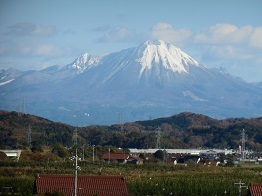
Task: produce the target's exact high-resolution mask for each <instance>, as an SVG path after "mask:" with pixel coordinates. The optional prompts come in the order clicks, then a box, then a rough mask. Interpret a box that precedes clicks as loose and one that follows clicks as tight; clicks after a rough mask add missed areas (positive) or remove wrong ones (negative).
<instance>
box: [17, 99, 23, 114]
mask: <svg viewBox="0 0 262 196" xmlns="http://www.w3.org/2000/svg"><path fill="white" fill-rule="evenodd" d="M17 112H18V116H21V115H22V114H25V97H23V100H22V102H21V101H19V102H18V106H17Z"/></svg>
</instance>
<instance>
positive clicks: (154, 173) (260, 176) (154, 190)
mask: <svg viewBox="0 0 262 196" xmlns="http://www.w3.org/2000/svg"><path fill="white" fill-rule="evenodd" d="M79 165H80V167H81V171H79V175H123V176H124V177H125V178H126V180H127V186H128V191H129V194H130V195H189V196H190V195H237V194H238V187H237V186H235V185H234V183H236V182H239V181H242V182H244V183H245V184H246V185H248V184H249V183H252V182H256V183H262V165H256V166H255V165H254V166H234V167H216V166H211V167H208V166H206V165H188V166H187V167H185V166H174V165H166V164H157V163H156V164H144V165H141V166H138V165H122V164H114V163H111V164H108V163H102V162H80V163H79ZM37 173H40V174H73V164H72V162H52V163H45V162H18V163H14V162H7V163H3V162H0V176H1V177H0V188H1V189H0V195H8V194H9V195H10V194H11V195H33V185H34V176H35V174H37ZM10 187H12V188H10ZM245 192H246V189H245V188H242V194H243V195H245Z"/></svg>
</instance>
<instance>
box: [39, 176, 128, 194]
mask: <svg viewBox="0 0 262 196" xmlns="http://www.w3.org/2000/svg"><path fill="white" fill-rule="evenodd" d="M35 188H36V193H37V194H40V193H51V192H53V191H58V192H61V193H63V194H64V195H66V196H67V195H68V196H72V195H73V192H74V176H73V175H44V174H40V175H39V174H38V175H37V176H36V179H35ZM77 195H98V196H101V195H108V196H109V195H112V196H113V195H128V192H127V186H126V180H125V178H124V177H123V176H78V177H77Z"/></svg>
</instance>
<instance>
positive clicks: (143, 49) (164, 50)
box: [84, 40, 206, 88]
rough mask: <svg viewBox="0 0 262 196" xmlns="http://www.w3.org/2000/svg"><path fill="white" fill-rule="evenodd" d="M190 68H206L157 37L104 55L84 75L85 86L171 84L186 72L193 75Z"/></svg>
mask: <svg viewBox="0 0 262 196" xmlns="http://www.w3.org/2000/svg"><path fill="white" fill-rule="evenodd" d="M192 67H195V69H201V70H202V69H206V68H205V67H204V66H201V65H200V64H199V63H198V62H197V61H196V60H194V59H193V58H192V57H190V56H189V55H187V54H186V53H184V52H183V51H181V50H180V49H178V48H176V47H175V46H173V45H172V44H170V43H165V42H164V41H161V40H157V41H153V42H151V41H146V42H145V43H143V44H141V45H139V46H138V47H134V48H128V49H125V50H122V51H119V52H115V53H110V54H108V55H105V56H104V57H103V58H101V60H100V61H99V63H98V64H96V66H95V67H92V68H90V69H89V70H85V73H84V74H85V75H86V78H88V84H87V85H92V86H93V85H96V86H100V87H101V86H108V85H116V86H122V87H128V88H129V87H135V86H148V87H150V86H152V85H154V84H155V85H158V87H165V86H174V85H175V83H179V82H178V78H183V77H185V75H187V77H189V75H194V73H191V72H192V70H193V68H192ZM119 81H121V82H119ZM85 83H87V82H85Z"/></svg>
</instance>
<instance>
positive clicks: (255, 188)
mask: <svg viewBox="0 0 262 196" xmlns="http://www.w3.org/2000/svg"><path fill="white" fill-rule="evenodd" d="M261 195H262V184H258V183H251V184H250V185H249V186H248V190H247V196H261Z"/></svg>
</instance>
